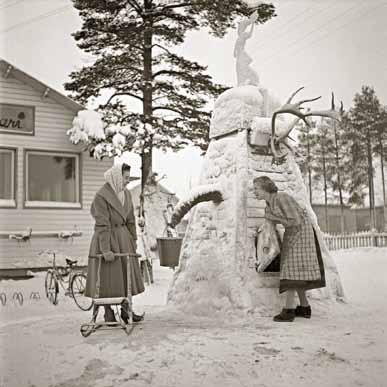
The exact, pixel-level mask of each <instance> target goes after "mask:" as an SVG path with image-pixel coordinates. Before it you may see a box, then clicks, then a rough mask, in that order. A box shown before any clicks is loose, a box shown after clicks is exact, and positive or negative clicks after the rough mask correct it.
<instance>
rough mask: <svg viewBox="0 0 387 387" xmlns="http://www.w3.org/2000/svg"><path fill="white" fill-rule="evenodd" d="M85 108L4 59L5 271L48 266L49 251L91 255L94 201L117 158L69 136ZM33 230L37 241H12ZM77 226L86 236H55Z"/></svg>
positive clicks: (0, 193) (1, 226)
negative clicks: (99, 155) (94, 152)
mask: <svg viewBox="0 0 387 387" xmlns="http://www.w3.org/2000/svg"><path fill="white" fill-rule="evenodd" d="M83 109H84V107H83V106H81V105H79V104H77V103H76V102H74V101H72V100H71V99H69V98H68V97H66V96H64V95H63V94H61V93H59V92H57V91H55V90H53V89H52V88H50V87H48V86H47V85H45V84H44V83H42V82H40V81H39V80H37V79H35V78H34V77H32V76H31V75H28V74H26V73H25V72H23V71H21V70H19V69H18V68H16V67H14V66H13V65H11V64H10V63H8V62H7V61H5V60H0V268H6V267H17V266H26V265H27V266H29V267H36V266H42V265H43V266H47V264H48V257H47V256H44V255H39V253H40V252H41V251H42V250H45V249H55V250H58V251H59V253H60V252H63V254H67V255H70V256H73V257H81V258H83V259H85V258H86V257H87V252H88V248H89V243H90V239H91V235H92V232H93V226H94V224H93V219H92V218H91V216H90V204H91V202H92V200H93V198H94V195H95V192H96V191H97V190H98V189H99V187H100V186H101V185H102V184H103V183H104V179H103V173H104V171H105V170H106V169H108V168H110V167H111V166H112V164H113V159H104V160H95V159H93V158H91V157H90V156H89V154H88V153H86V152H84V151H83V150H82V147H81V146H75V145H73V144H72V143H71V142H70V141H69V139H68V136H67V135H66V132H67V130H68V129H70V128H71V126H72V121H73V119H74V117H75V116H76V115H77V113H78V111H80V110H83ZM29 228H30V229H32V233H31V238H30V239H29V240H28V238H27V237H26V238H25V240H26V241H25V242H23V241H21V240H16V239H9V235H10V234H19V235H20V234H21V233H23V232H24V233H27V234H28V231H26V230H28V229H29ZM74 230H77V231H79V232H81V234H82V235H81V236H80V237H74V238H68V239H59V238H57V237H55V235H59V234H60V233H62V235H69V233H70V234H71V232H73V231H74ZM63 232H65V233H63ZM66 232H67V234H66ZM27 236H28V235H27ZM84 262H85V261H84Z"/></svg>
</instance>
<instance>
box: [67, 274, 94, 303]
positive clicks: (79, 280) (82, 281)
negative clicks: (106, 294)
mask: <svg viewBox="0 0 387 387" xmlns="http://www.w3.org/2000/svg"><path fill="white" fill-rule="evenodd" d="M70 289H71V295H72V296H73V298H74V301H75V303H76V304H77V306H78V308H79V309H82V310H90V309H91V307H92V306H93V300H92V299H91V298H90V297H86V296H85V290H86V275H85V274H83V273H76V274H74V276H73V278H72V279H71V284H70Z"/></svg>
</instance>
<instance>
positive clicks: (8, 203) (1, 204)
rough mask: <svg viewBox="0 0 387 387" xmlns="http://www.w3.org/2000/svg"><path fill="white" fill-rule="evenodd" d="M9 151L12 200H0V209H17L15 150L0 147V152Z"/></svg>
mask: <svg viewBox="0 0 387 387" xmlns="http://www.w3.org/2000/svg"><path fill="white" fill-rule="evenodd" d="M2 151H9V152H10V153H11V155H12V168H13V173H12V174H11V176H12V182H11V187H12V197H13V199H0V208H9V209H12V208H17V151H18V149H17V148H13V147H7V146H0V152H2Z"/></svg>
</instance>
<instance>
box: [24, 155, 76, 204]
mask: <svg viewBox="0 0 387 387" xmlns="http://www.w3.org/2000/svg"><path fill="white" fill-rule="evenodd" d="M30 154H37V155H46V156H63V157H74V158H75V172H76V175H75V184H76V195H77V198H76V199H77V201H76V202H50V201H38V200H28V178H29V176H28V156H29V155H30ZM81 170H82V168H81V154H80V153H77V152H67V151H64V152H63V151H59V150H58V151H57V150H47V149H44V150H43V149H24V208H29V209H34V208H37V209H82V178H81Z"/></svg>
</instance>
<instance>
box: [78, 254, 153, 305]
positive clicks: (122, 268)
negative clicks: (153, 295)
mask: <svg viewBox="0 0 387 387" xmlns="http://www.w3.org/2000/svg"><path fill="white" fill-rule="evenodd" d="M98 261H99V259H96V258H89V263H88V268H87V269H88V270H87V281H86V290H85V295H86V297H92V298H95V297H98V298H105V297H127V296H128V280H127V272H128V271H127V258H126V257H120V258H118V259H115V260H114V261H113V262H106V261H104V260H103V259H102V262H101V268H100V272H99V274H100V278H99V280H100V284H99V285H100V286H99V294H98V292H97V279H98ZM130 268H131V270H130V271H131V276H130V278H131V285H132V286H131V293H132V295H133V296H135V295H136V294H139V293H142V292H143V291H144V290H145V288H144V282H143V280H142V275H141V270H140V265H139V262H138V258H130Z"/></svg>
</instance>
